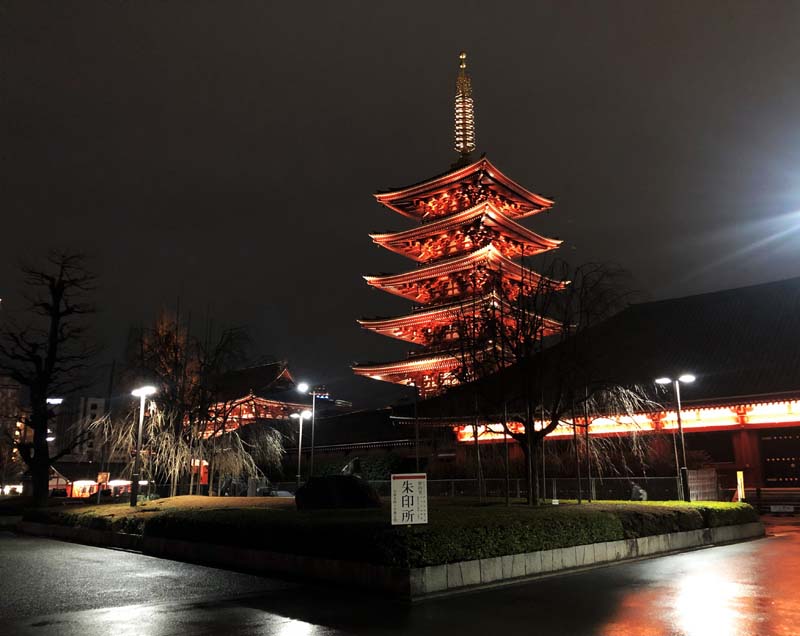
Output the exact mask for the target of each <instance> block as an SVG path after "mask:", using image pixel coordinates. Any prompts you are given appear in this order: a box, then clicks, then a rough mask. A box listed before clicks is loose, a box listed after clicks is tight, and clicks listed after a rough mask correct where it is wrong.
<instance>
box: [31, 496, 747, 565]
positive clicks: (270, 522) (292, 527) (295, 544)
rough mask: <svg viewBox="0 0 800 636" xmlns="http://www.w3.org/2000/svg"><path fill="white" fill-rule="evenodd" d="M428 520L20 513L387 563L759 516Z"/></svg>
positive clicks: (440, 505)
mask: <svg viewBox="0 0 800 636" xmlns="http://www.w3.org/2000/svg"><path fill="white" fill-rule="evenodd" d="M429 509H430V523H429V524H428V525H425V526H409V527H405V526H391V525H390V524H389V511H388V509H387V508H384V509H380V510H344V511H314V512H298V511H297V510H295V509H294V505H293V501H292V500H291V499H289V500H286V499H279V498H238V499H229V498H206V497H175V498H172V499H163V500H159V501H156V502H150V503H148V504H146V505H144V506H138V507H137V508H130V507H128V506H125V505H124V504H112V505H100V506H86V507H78V508H70V509H44V510H30V511H28V512H26V514H25V518H24V520H25V521H26V522H34V523H43V524H49V525H59V526H67V527H73V528H89V529H93V530H98V531H110V532H113V533H125V534H133V535H142V537H143V538H144V539H151V540H155V539H164V540H172V541H183V542H194V543H202V544H206V545H217V546H228V547H236V548H242V549H254V550H264V551H268V552H271V553H280V554H286V555H296V556H304V557H315V558H322V559H331V560H338V561H349V562H359V563H369V564H372V565H379V566H388V567H392V568H402V569H409V568H423V567H427V566H434V565H443V564H448V563H458V562H463V561H471V560H479V559H489V558H493V557H501V556H505V555H511V554H521V553H531V552H538V551H548V550H556V549H560V548H568V547H572V546H580V545H588V544H596V543H606V542H615V541H622V540H630V539H638V538H641V537H648V536H656V535H665V534H672V533H677V532H688V531H696V530H703V529H705V528H718V527H722V526H734V525H741V524H747V523H752V522H756V521H758V515H757V513H756V511H755V510H754V509H753V508H752V507H751V506H749V505H747V504H731V503H714V502H702V503H684V502H647V503H641V502H636V503H633V502H601V503H592V504H582V505H577V504H570V503H566V504H562V505H559V506H550V505H546V506H540V507H537V508H528V507H527V506H525V505H523V504H521V503H517V504H515V505H512V506H511V507H506V506H505V505H503V504H502V503H501V502H497V503H488V504H487V503H484V504H479V503H478V502H469V501H464V500H453V499H431V501H430V504H429Z"/></svg>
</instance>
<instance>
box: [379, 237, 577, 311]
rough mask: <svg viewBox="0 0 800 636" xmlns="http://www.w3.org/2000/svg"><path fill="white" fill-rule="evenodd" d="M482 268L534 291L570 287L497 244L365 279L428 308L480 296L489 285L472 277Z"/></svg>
mask: <svg viewBox="0 0 800 636" xmlns="http://www.w3.org/2000/svg"><path fill="white" fill-rule="evenodd" d="M479 267H483V268H485V269H488V270H490V271H493V272H502V277H503V279H504V280H513V281H516V282H519V283H521V284H523V285H525V286H526V287H531V288H534V289H535V288H537V287H539V286H541V285H544V286H546V287H547V288H548V289H550V290H552V291H555V290H559V289H563V288H564V287H565V286H566V283H564V282H560V281H555V280H552V279H549V278H547V277H545V276H542V275H541V274H538V273H537V272H535V271H533V270H532V269H529V268H527V267H523V266H522V265H520V264H518V263H516V262H514V261H513V260H511V259H509V258H507V257H506V256H504V255H503V253H502V252H501V251H500V250H499V249H498V248H497V247H496V246H495V245H494V243H489V244H488V245H486V246H485V247H482V248H481V249H479V250H475V251H474V252H472V253H471V254H466V255H464V256H458V257H456V258H451V259H448V260H446V261H439V262H437V263H434V264H433V265H427V266H425V267H420V268H419V269H415V270H413V271H410V272H405V273H403V274H387V275H379V276H364V280H366V281H367V283H368V284H369V285H372V286H373V287H377V288H379V289H383V290H385V291H388V292H390V293H392V294H396V295H397V296H402V297H403V298H407V299H409V300H412V301H415V302H418V303H421V304H428V303H430V302H432V301H434V300H438V299H442V300H455V299H457V298H459V297H461V296H464V295H471V294H474V293H476V291H477V292H480V288H481V287H482V286H483V285H485V284H486V282H487V281H475V280H473V279H474V278H475V276H470V275H469V272H470V271H471V270H475V269H476V268H479ZM464 274H466V275H464ZM461 279H463V280H461ZM487 279H488V277H487Z"/></svg>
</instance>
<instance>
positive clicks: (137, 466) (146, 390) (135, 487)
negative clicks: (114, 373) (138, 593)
mask: <svg viewBox="0 0 800 636" xmlns="http://www.w3.org/2000/svg"><path fill="white" fill-rule="evenodd" d="M155 392H156V388H155V387H153V386H143V387H140V388H138V389H136V390H134V391H132V392H131V393H132V395H133V396H135V397H138V398H139V432H138V434H137V436H136V455H135V456H134V458H133V476H132V479H131V507H133V508H135V507H136V503H137V501H138V499H139V471H140V470H141V464H142V462H141V457H140V455H141V452H142V428H143V426H144V401H145V399H146V398H147V396H148V395H153V393H155Z"/></svg>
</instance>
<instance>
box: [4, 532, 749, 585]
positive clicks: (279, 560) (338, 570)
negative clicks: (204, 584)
mask: <svg viewBox="0 0 800 636" xmlns="http://www.w3.org/2000/svg"><path fill="white" fill-rule="evenodd" d="M17 528H18V530H19V531H20V532H24V533H26V534H33V535H38V536H46V537H51V538H54V539H61V540H65V541H74V542H77V543H85V544H89V545H97V546H105V547H115V548H126V549H131V550H141V551H142V552H143V553H145V554H149V555H152V556H157V557H163V558H168V559H175V560H178V561H188V562H192V563H201V564H204V565H211V566H216V567H222V568H233V569H238V570H247V571H251V572H259V573H262V574H277V575H281V576H287V577H291V578H301V579H309V580H316V581H325V582H329V583H337V584H343V585H348V586H354V587H362V588H367V589H370V590H373V591H380V592H383V593H384V594H387V595H389V596H392V597H394V598H401V599H406V600H416V599H421V598H425V597H427V596H432V595H441V594H449V593H454V592H458V591H463V590H467V589H480V588H482V587H494V586H497V585H505V584H510V583H514V582H519V581H525V580H529V579H534V578H538V577H541V576H547V575H550V574H553V573H556V572H562V571H568V570H574V569H579V568H587V567H593V566H598V565H603V564H608V563H617V562H620V561H626V560H631V559H637V558H642V557H648V556H653V555H657V554H666V553H669V552H679V551H682V550H690V549H693V548H698V547H703V546H708V545H714V544H719V543H730V542H734V541H743V540H746V539H752V538H755V537H761V536H763V535H764V526H763V525H762V524H761V523H760V522H754V523H746V524H741V525H736V526H722V527H720V528H704V529H702V530H690V531H688V532H674V533H671V534H659V535H655V536H650V537H640V538H638V539H626V540H621V541H609V542H606V543H593V544H588V545H577V546H571V547H568V548H558V549H556V550H543V551H540V552H528V553H522V554H509V555H506V556H499V557H492V558H489V559H476V560H474V561H461V562H459V563H447V564H444V565H434V566H429V567H424V568H411V569H401V568H392V567H388V566H382V565H372V564H369V563H358V562H354V561H337V560H334V559H323V558H317V557H309V556H302V555H294V554H283V553H278V552H268V551H266V550H255V549H251V548H237V547H233V546H222V545H213V544H208V543H195V542H192V541H179V540H176V539H162V538H159V537H141V536H138V535H125V534H119V533H114V532H109V531H105V530H91V529H84V528H69V527H66V526H53V525H47V524H42V523H31V522H21V523H20V524H19V525H18V526H17Z"/></svg>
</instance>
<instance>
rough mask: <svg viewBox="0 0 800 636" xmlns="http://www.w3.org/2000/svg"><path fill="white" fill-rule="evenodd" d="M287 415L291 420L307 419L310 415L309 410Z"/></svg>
mask: <svg viewBox="0 0 800 636" xmlns="http://www.w3.org/2000/svg"><path fill="white" fill-rule="evenodd" d="M289 417H291V418H292V419H293V420H301V421H302V420H307V419H308V418H309V417H311V411H301V412H300V413H292V414H291V415H290V416H289Z"/></svg>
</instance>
